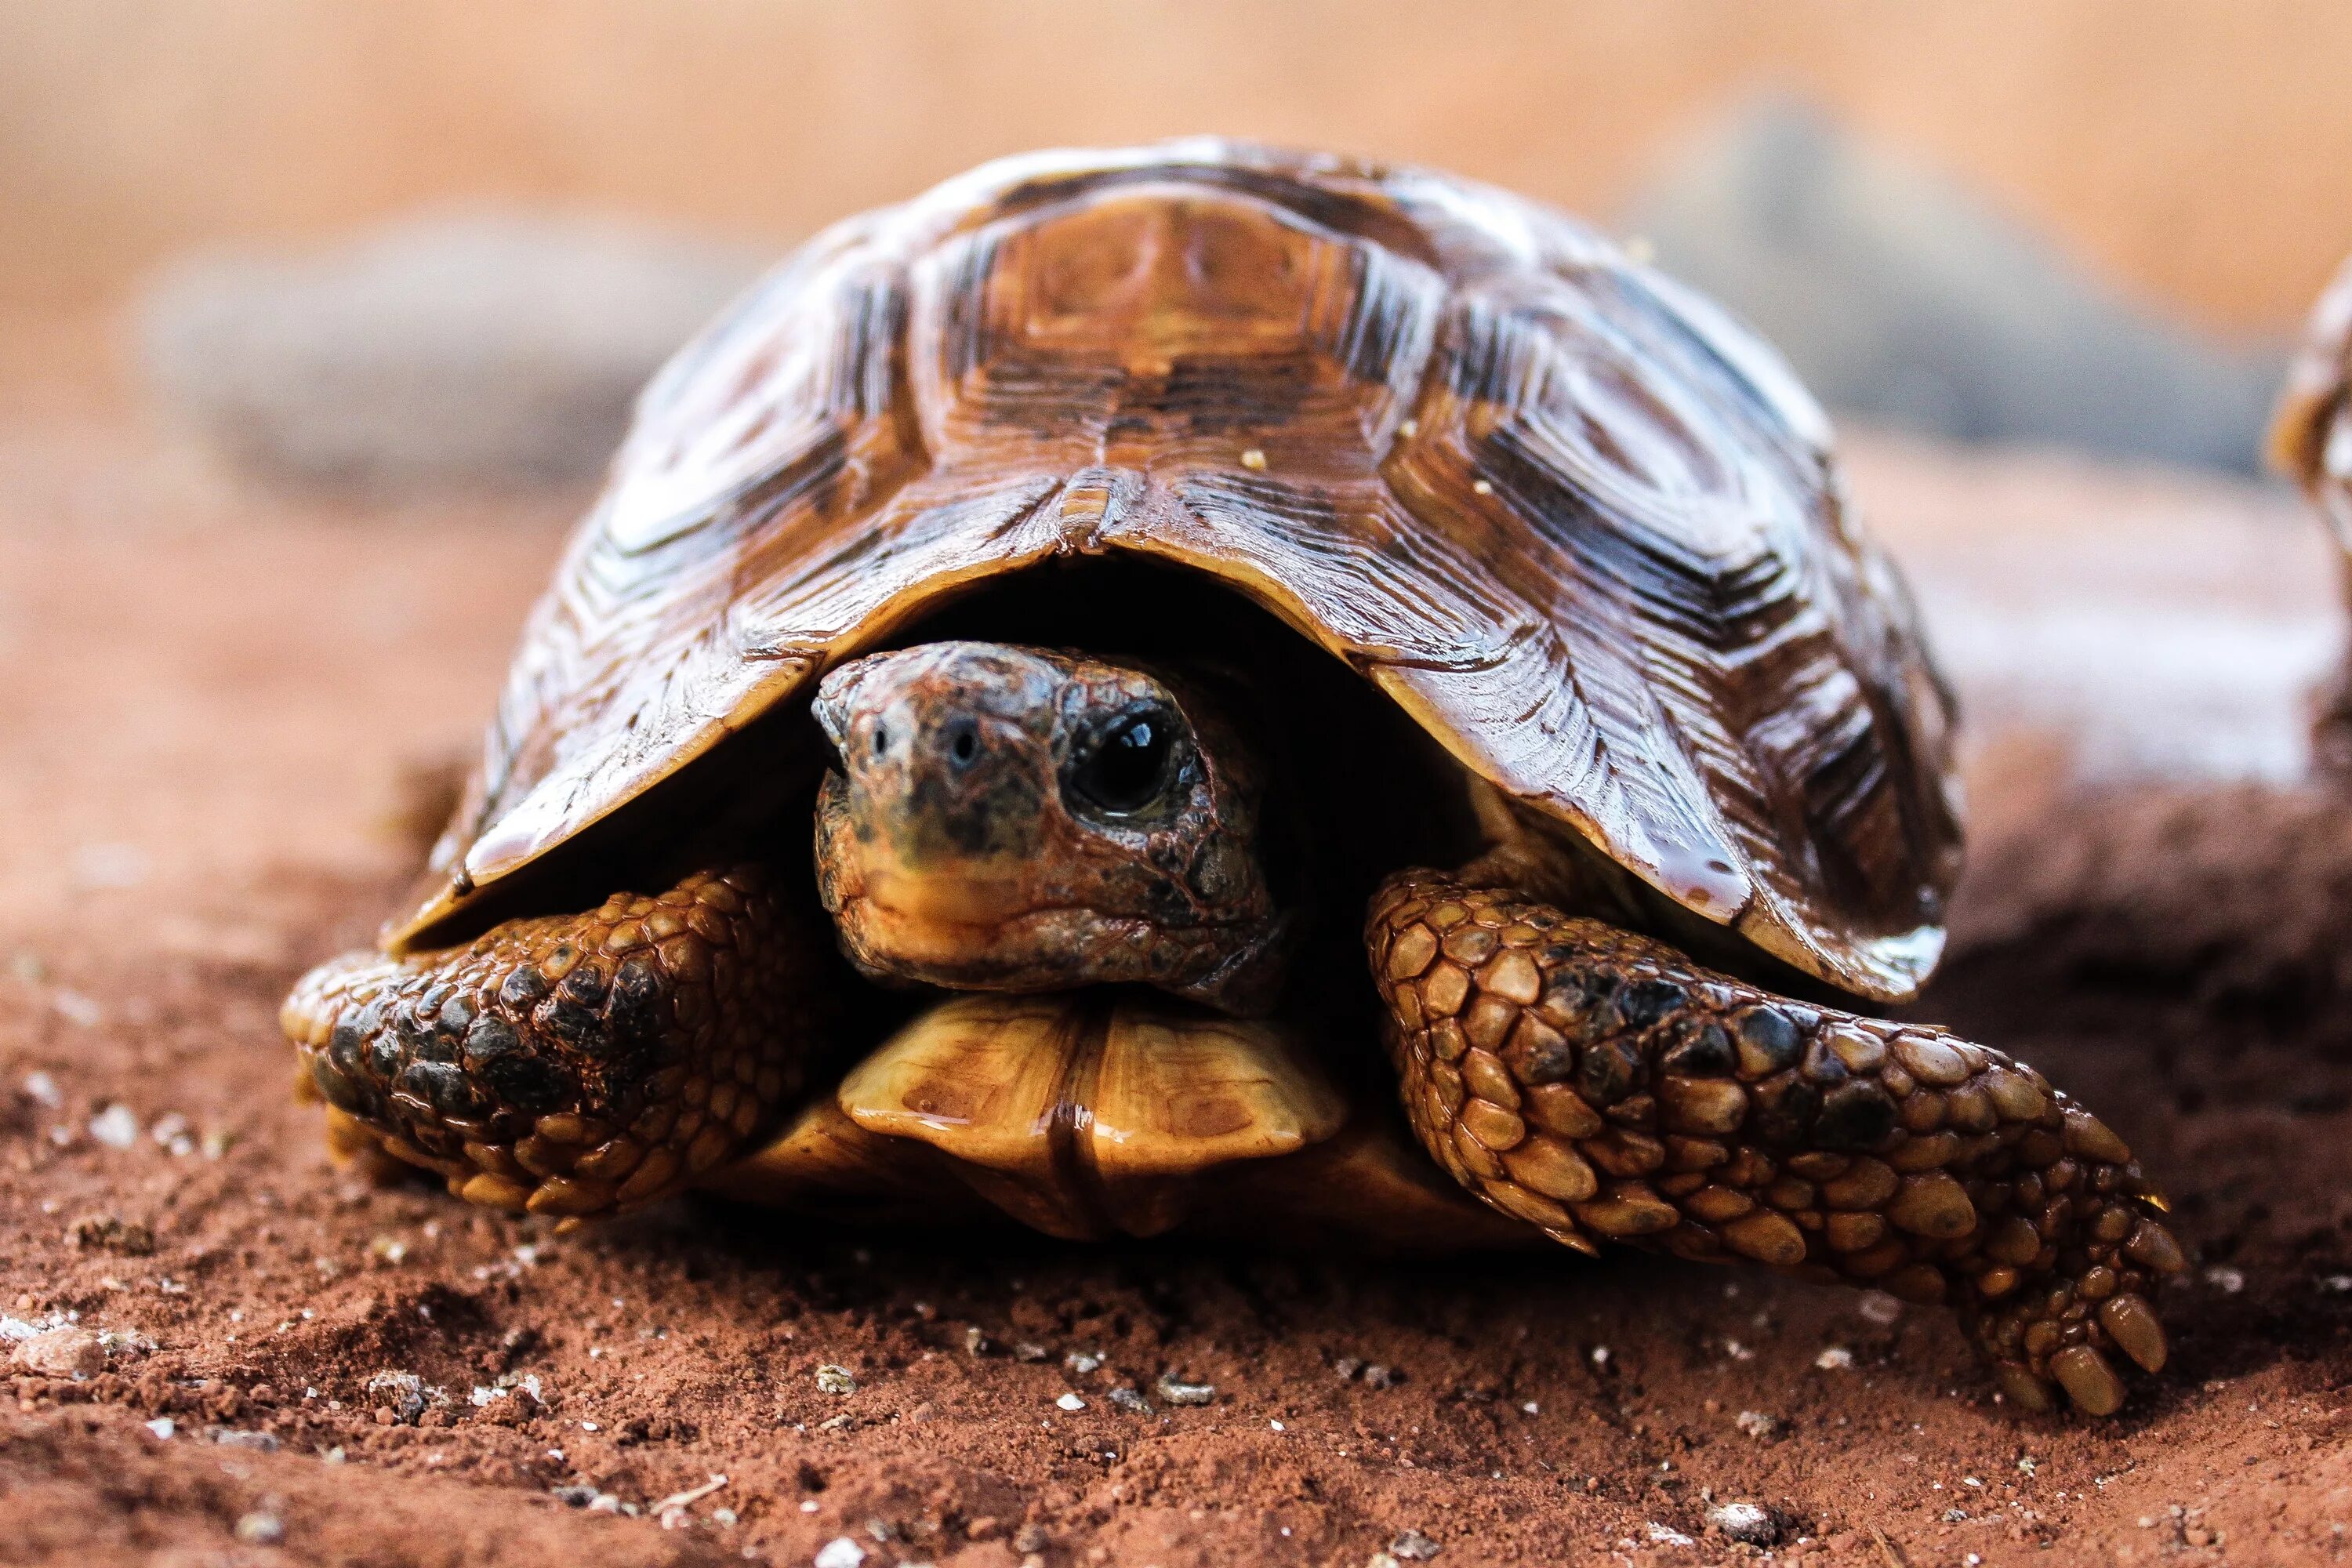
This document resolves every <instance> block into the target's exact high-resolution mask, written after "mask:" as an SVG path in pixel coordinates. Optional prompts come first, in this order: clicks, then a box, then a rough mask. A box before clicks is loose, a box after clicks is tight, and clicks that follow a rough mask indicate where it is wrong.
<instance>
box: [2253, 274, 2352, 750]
mask: <svg viewBox="0 0 2352 1568" xmlns="http://www.w3.org/2000/svg"><path fill="white" fill-rule="evenodd" d="M2347 377H2352V259H2347V261H2346V262H2345V263H2344V264H2343V265H2342V266H2341V267H2340V268H2337V269H2336V276H2335V277H2334V278H2333V279H2329V281H2328V284H2327V287H2326V289H2323V290H2322V291H2321V293H2320V296H2319V300H2318V303H2317V304H2315V305H2314V306H2313V307H2312V311H2311V320H2310V321H2309V322H2308V323H2307V324H2306V325H2305V328H2304V337H2303V342H2302V343H2301V345H2300V346H2299V347H2298V349H2297V350H2296V353H2295V355H2294V359H2293V360H2292V361H2291V362H2290V363H2289V364H2288V367H2287V377H2286V385H2285V387H2284V390H2283V391H2282V392H2281V393H2280V395H2279V403H2278V408H2277V410H2276V411H2275V412H2274V413H2273V415H2272V417H2271V428H2270V443H2269V444H2270V459H2271V466H2272V467H2273V468H2276V469H2277V470H2278V471H2279V472H2281V473H2283V474H2284V475H2286V476H2287V477H2288V478H2289V479H2293V480H2294V482H2295V483H2296V484H2298V485H2300V486H2302V487H2303V490H2304V493H2305V495H2307V496H2309V497H2310V498H2311V501H2312V504H2313V505H2314V506H2315V507H2316V508H2317V509H2318V511H2319V514H2320V516H2321V517H2322V518H2323V519H2325V520H2326V523H2327V531H2328V534H2329V536H2330V537H2331V538H2333V539H2334V540H2335V542H2336V552H2337V554H2338V557H2339V558H2340V559H2341V561H2342V562H2343V563H2345V565H2346V573H2345V584H2346V585H2347V589H2348V590H2352V406H2347V390H2352V388H2347ZM2312 760H2313V762H2314V763H2315V764H2316V765H2317V766H2318V767H2319V768H2320V769H2321V770H2322V771H2323V772H2325V773H2329V774H2331V775H2333V776H2336V777H2338V778H2343V777H2352V668H2347V670H2345V671H2343V672H2340V673H2339V674H2338V675H2337V676H2336V679H2335V681H2334V682H2333V684H2332V685H2331V686H2330V687H2329V688H2328V689H2327V691H2326V694H2325V695H2323V696H2322V697H2321V699H2320V701H2319V711H2318V714H2317V717H2316V720H2315V722H2314V724H2313V725H2312Z"/></svg>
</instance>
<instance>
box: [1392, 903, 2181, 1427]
mask: <svg viewBox="0 0 2352 1568" xmlns="http://www.w3.org/2000/svg"><path fill="white" fill-rule="evenodd" d="M1366 940H1367V942H1368V944H1369V946H1370V956H1371V964H1372V973H1373V976H1374V978H1375V980H1376V982H1377V983H1378V984H1379V986H1380V989H1381V994H1382V996H1383V998H1384V999H1385V1000H1386V1002H1387V1003H1388V1012H1389V1015H1390V1023H1389V1028H1388V1031H1387V1032H1388V1035H1389V1047H1390V1051H1391V1055H1392V1056H1393V1057H1394V1058H1395V1060H1396V1065H1397V1068H1398V1072H1399V1076H1400V1079H1401V1081H1402V1091H1403V1096H1404V1107H1405V1113H1406V1115H1407V1117H1408V1118H1409V1119H1410V1120H1411V1121H1412V1125H1413V1129H1414V1131H1415V1132H1416V1133H1417V1134H1418V1135H1419V1137H1420V1139H1421V1141H1422V1142H1423V1145H1424V1146H1425V1147H1426V1148H1427V1149H1428V1151H1429V1152H1430V1153H1431V1154H1432V1155H1433V1156H1434V1157H1435V1158H1436V1159H1437V1161H1438V1162H1439V1163H1442V1164H1443V1165H1444V1167H1445V1168H1446V1169H1447V1170H1448V1171H1449V1172H1451V1173H1453V1174H1454V1178H1455V1179H1456V1180H1457V1181H1459V1182H1460V1183H1461V1184H1463V1185H1464V1186H1465V1187H1466V1188H1467V1189H1468V1190H1469V1191H1470V1192H1472V1193H1473V1194H1476V1195H1477V1196H1479V1197H1481V1198H1483V1199H1484V1200H1485V1201H1486V1203H1487V1204H1489V1205H1492V1206H1494V1207H1495V1208H1496V1209H1499V1210H1501V1211H1502V1212H1503V1213H1505V1214H1508V1215H1515V1216H1517V1218H1520V1219H1523V1220H1526V1221H1528V1223H1530V1224H1532V1225H1535V1226H1540V1227H1541V1228H1542V1229H1544V1230H1545V1231H1546V1232H1548V1233H1549V1235H1551V1236H1552V1237H1555V1238H1556V1239H1558V1240H1559V1241H1561V1242H1564V1243H1566V1244H1567V1245H1569V1246H1570V1247H1577V1248H1579V1249H1580V1250H1583V1251H1591V1250H1592V1241H1591V1237H1604V1238H1606V1239H1609V1240H1613V1241H1628V1242H1633V1243H1636V1244H1639V1245H1643V1246H1649V1247H1663V1248H1664V1249H1665V1250H1667V1251H1670V1252H1673V1253H1675V1254H1677V1255H1678V1256H1681V1257H1684V1258H1703V1259H1714V1260H1722V1261H1732V1260H1736V1259H1741V1258H1745V1259H1749V1260H1752V1261H1755V1262H1758V1263H1763V1264H1767V1265H1769V1266H1770V1267H1773V1268H1781V1269H1788V1270H1790V1271H1794V1272H1801V1273H1804V1274H1807V1275H1809V1276H1812V1277H1815V1278H1822V1279H1842V1280H1846V1281H1850V1282H1852V1283H1854V1284H1859V1285H1868V1286H1875V1287H1877V1288H1879V1289H1885V1290H1887V1291H1890V1292H1892V1293H1894V1294H1895V1295H1896V1296H1899V1297H1901V1298H1903V1299H1905V1300H1911V1301H1920V1302H1934V1301H1948V1302H1950V1303H1952V1304H1953V1305H1955V1306H1957V1307H1958V1310H1959V1313H1960V1317H1961V1321H1962V1324H1963V1326H1964V1327H1965V1328H1966V1329H1967V1330H1968V1331H1969V1335H1970V1337H1971V1338H1972V1339H1973V1340H1974V1341H1975V1342H1976V1344H1977V1345H1978V1347H1979V1350H1980V1351H1981V1352H1983V1354H1984V1355H1985V1357H1986V1359H1987V1360H1988V1361H1990V1363H1991V1364H1992V1368H1993V1372H1994V1374H1995V1376H1996V1377H1997V1378H1998V1380H1999V1382H2000V1386H2001V1388H2002V1389H2003V1390H2004V1391H2005V1392H2006V1393H2007V1394H2009V1395H2010V1397H2011V1398H2012V1399H2014V1400H2016V1401H2017V1402H2018V1403H2020V1404H2021V1405H2026V1406H2028V1407H2029V1408H2033V1409H2046V1408H2048V1407H2049V1406H2050V1405H2051V1403H2052V1401H2051V1393H2052V1385H2053V1384H2055V1385H2056V1386H2057V1387H2058V1388H2062V1389H2063V1390H2064V1391H2065V1393H2066V1394H2067V1396H2068V1397H2069V1398H2070V1399H2072V1400H2073V1402H2074V1404H2075V1405H2077V1406H2079V1407H2080V1408H2082V1409H2083V1410H2084V1411H2086V1412H2088V1413H2090V1414H2092V1415H2106V1414H2107V1413H2109V1412H2111V1411H2113V1410H2114V1409H2116V1406H2117V1405H2120V1404H2121V1403H2122V1402H2123V1397H2124V1385H2123V1383H2122V1380H2121V1379H2120V1378H2119V1377H2118V1376H2117V1375H2116V1371H2115V1368H2114V1366H2113V1364H2112V1363H2111V1362H2110V1360H2109V1358H2108V1355H2107V1352H2109V1351H2110V1350H2120V1351H2122V1352H2124V1353H2125V1354H2126V1355H2127V1356H2129V1357H2130V1358H2131V1359H2132V1360H2133V1361H2135V1362H2137V1363H2139V1364H2140V1365H2141V1366H2142V1367H2144V1368H2146V1369H2147V1370H2148V1371H2150V1372H2154V1371H2157V1370H2158V1369H2159V1368H2160V1367H2162V1366H2163V1364H2164V1359H2165V1339H2164V1331H2163V1329H2162V1327H2161V1326H2160V1325H2159V1324H2158V1321H2157V1316H2156V1312H2155V1310H2154V1309H2153V1308H2152V1307H2151V1306H2150V1305H2149V1300H2148V1297H2149V1290H2150V1288H2151V1286H2152V1284H2153V1282H2154V1279H2155V1277H2156V1276H2158V1275H2160V1274H2168V1273H2171V1272H2174V1271H2175V1270H2177V1269H2179V1268H2181V1267H2182V1259H2181V1256H2180V1250H2179V1246H2178V1245H2177V1244H2176V1243H2175V1242H2174V1241H2173V1238H2172V1237H2171V1235H2170V1233H2169V1232H2168V1231H2167V1230H2166V1229H2165V1227H2164V1226H2163V1225H2162V1223H2161V1222H2160V1221H2158V1218H2157V1217H2156V1214H2157V1211H2158V1210H2159V1209H2161V1207H2162V1206H2163V1205H2162V1200H2161V1198H2160V1197H2158V1194H2157V1193H2156V1192H2155V1190H2154V1189H2153V1188H2152V1187H2150V1186H2149V1185H2148V1184H2147V1180H2146V1178H2145V1177H2143V1176H2142V1175H2141V1173H2140V1169H2139V1166H2138V1165H2137V1163H2134V1162H2133V1160H2132V1157H2131V1151H2130V1150H2129V1149H2127V1148H2126V1147H2125V1146H2124V1142H2123V1140H2121V1139H2120V1138H2117V1137H2116V1135H2115V1134H2114V1133H2113V1132H2111V1131H2108V1130H2107V1128H2106V1127H2105V1124H2103V1123H2102V1122H2100V1121H2099V1120H2098V1119H2097V1118H2095V1117H2094V1116H2092V1115H2091V1114H2090V1113H2089V1112H2088V1111H2085V1110H2082V1109H2081V1108H2080V1107H2078V1106H2075V1105H2074V1104H2073V1103H2072V1102H2070V1101H2069V1100H2067V1099H2066V1097H2065V1096H2064V1095H2063V1094H2061V1093H2059V1092H2058V1091H2057V1090H2056V1089H2053V1088H2051V1087H2050V1085H2049V1083H2048V1082H2047V1081H2046V1080H2045V1079H2042V1075H2041V1074H2039V1073H2037V1072H2035V1071H2034V1070H2033V1069H2032V1068H2027V1067H2023V1066H2021V1065H2019V1064H2017V1063H2014V1062H2012V1061H2011V1060H2010V1059H2009V1058H2007V1057H2005V1056H2003V1055H2001V1054H2000V1052H1998V1051H1993V1050H1988V1049H1986V1048H1985V1047H1981V1046H1975V1045H1970V1044H1968V1043H1966V1042H1964V1041H1960V1040H1956V1039H1954V1038H1952V1037H1949V1036H1948V1035H1947V1034H1945V1033H1944V1032H1943V1031H1941V1030H1939V1029H1934V1028H1927V1027H1921V1026H1912V1025H1904V1024H1891V1023H1883V1022H1879V1021H1876V1020H1873V1019H1867V1018H1860V1017H1856V1016H1853V1015H1851V1014H1847V1013H1840V1012H1834V1011H1830V1010H1826V1009H1822V1008H1816V1007H1810V1006H1804V1005H1799V1004H1797V1003H1794V1002H1790V1001H1787V1000H1784V999H1782V998H1780V997H1776V996H1774V995H1772V994H1769V993H1768V992H1764V991H1759V990H1758V989H1757V988H1756V987H1754V986H1752V985H1748V984H1743V983H1741V982H1739V981H1737V980H1734V979H1731V978H1730V977H1729V976H1727V975H1722V974H1717V973H1712V972H1710V971H1708V970H1706V969H1703V968H1701V967H1699V966H1698V965H1697V964H1695V963H1692V962H1691V961H1690V960H1689V959H1687V958H1685V957H1684V956H1683V955H1682V954H1681V953H1679V952H1675V950H1674V949H1672V948H1670V947H1667V946H1665V945H1664V944H1663V943H1660V942H1652V941H1650V940H1648V939H1647V938H1644V937H1640V936H1635V935H1633V934H1632V933H1630V932H1627V931H1621V930H1619V929H1617V928H1615V927H1613V926H1610V925H1607V924H1605V923H1603V922H1601V921H1593V920H1584V919H1578V918H1573V917H1570V916H1568V915H1564V914H1562V913H1560V912H1559V910H1555V909H1553V908H1550V907H1549V906H1548V905H1545V904H1542V903H1538V902H1536V901H1534V900H1529V899H1526V898H1522V897H1520V896H1519V895H1517V894H1516V893H1514V892H1511V891H1508V890H1504V889H1486V888H1474V887H1471V886H1467V885H1465V884H1464V883H1463V882H1461V881H1458V880H1456V879H1453V878H1449V877H1446V876H1444V875H1442V874H1440V873H1437V872H1433V871H1407V872H1403V873H1401V874H1399V875H1398V876H1396V877H1393V878H1391V879H1390V880H1389V882H1388V883H1387V884H1386V885H1385V886H1384V887H1383V888H1382V889H1381V892H1380V893H1379V895H1378V896H1377V897H1375V898H1374V900H1372V906H1371V916H1370V923H1369V926H1368V928H1367V931H1366Z"/></svg>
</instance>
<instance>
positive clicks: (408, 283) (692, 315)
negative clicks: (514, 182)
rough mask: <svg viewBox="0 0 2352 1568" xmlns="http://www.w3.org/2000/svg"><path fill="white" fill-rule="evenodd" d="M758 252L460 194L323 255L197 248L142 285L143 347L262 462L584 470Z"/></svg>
mask: <svg viewBox="0 0 2352 1568" xmlns="http://www.w3.org/2000/svg"><path fill="white" fill-rule="evenodd" d="M760 266H761V260H760V258H755V257H751V256H747V255H742V254H739V253H736V252H734V251H731V250H729V249H727V248H725V247H719V246H714V245H708V244H703V243H699V242H696V241H692V240H688V239H681V238H678V237H674V236H668V235H664V234H660V233H656V232H651V231H646V230H641V229H634V228H630V227H626V226H620V225H615V224H607V223H597V222H591V221H586V220H580V219H571V218H557V217H549V216H528V215H518V214H498V213H460V214H446V215H442V216H428V217H423V218H419V219H416V220H415V221H412V222H409V223H406V224H404V225H401V226H397V227H394V228H391V229H387V230H384V231H383V232H381V233H378V234H376V235H374V236H373V237H367V238H363V239H361V240H358V241H356V242H353V243H352V244H349V245H346V246H344V247H340V248H337V249H333V250H328V251H323V252H319V253H315V254H310V255H295V254H290V253H289V254H278V253H268V254H265V253H254V254H244V255H226V254H223V255H215V256H210V257H204V258H191V259H189V260H187V261H185V262H184V263H182V264H181V265H179V266H177V267H175V268H173V269H172V270H170V271H169V272H168V273H167V274H166V275H165V276H163V278H162V279H159V280H158V281H157V282H156V283H155V284H154V285H153V286H152V288H151V289H150V290H149V291H148V293H147V296H146V298H145V299H144V300H142V305H141V310H140V321H139V330H140V347H141V353H142V361H143V365H144V369H145V372H146V374H147V377H148V380H149V382H150V383H151V384H152V387H153V388H154V390H155V392H156V394H157V395H158V396H159V398H160V399H161V401H162V402H163V405H165V407H166V408H167V410H168V411H169V412H170V413H171V414H172V415H173V416H174V417H175V418H177V419H178V420H179V421H180V422H182V423H184V424H185V425H186V426H190V427H191V428H193V429H194V430H195V431H196V432H198V433H199V435H200V436H201V437H203V438H204V439H205V440H206V441H207V442H208V443H210V444H211V445H213V446H215V447H217V448H219V449H220V450H221V451H223V452H224V453H225V454H226V455H227V456H228V457H230V458H232V459H233V460H235V461H236V462H238V463H240V464H242V465H244V466H247V467H249V468H254V469H256V470H258V471H260V472H262V473H265V474H267V475H270V476H274V477H278V478H290V479H298V480H302V481H308V482H312V483H325V484H331V485H336V486H345V487H352V488H358V489H370V490H415V489H436V488H448V487H489V488H513V487H520V486H528V485H535V484H560V483H573V482H578V481H581V480H583V479H589V478H591V477H593V475H594V474H595V473H596V472H597V471H598V470H599V469H600V468H602V467H603V466H604V462H605V460H606V458H609V457H610V456H611V455H612V452H613V449H614V447H615V446H616V445H617V444H618V443H619V441H620V437H621V433H622V430H623V427H624V426H625V422H626V419H627V416H628V408H629V404H630V401H631V399H632V398H634V397H635V395H636V390H637V388H638V386H639V385H641V384H643V383H644V382H645V380H646V377H647V376H649V375H650V374H652V373H653V372H654V370H655V369H656V367H657V366H658V365H659V364H660V363H662V361H663V360H665V359H667V357H668V356H669V354H670V353H672V352H673V351H674V350H676V349H677V346H678V345H679V344H680V343H682V342H685V341H686V340H687V338H688V337H689V336H691V335H692V334H693V332H694V331H696V330H697V329H698V328H699V327H700V326H702V325H703V324H704V323H705V322H706V321H709V319H710V318H711V317H712V316H713V315H714V314H716V313H717V312H718V311H719V309H720V308H721V307H722V306H724V305H725V304H726V303H727V301H728V300H730V298H732V297H733V296H734V295H735V294H736V293H737V292H738V291H739V290H740V289H742V288H743V287H744V286H746V285H747V284H748V283H749V282H750V281H751V279H753V278H754V277H756V276H757V275H758V272H759V270H760Z"/></svg>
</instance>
